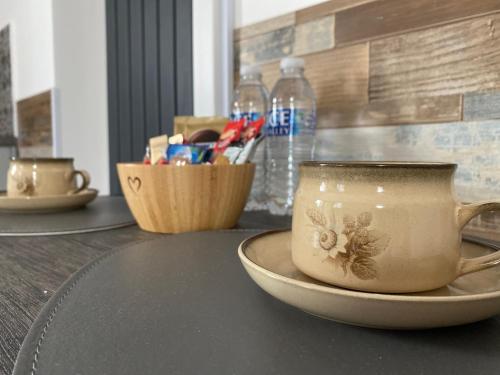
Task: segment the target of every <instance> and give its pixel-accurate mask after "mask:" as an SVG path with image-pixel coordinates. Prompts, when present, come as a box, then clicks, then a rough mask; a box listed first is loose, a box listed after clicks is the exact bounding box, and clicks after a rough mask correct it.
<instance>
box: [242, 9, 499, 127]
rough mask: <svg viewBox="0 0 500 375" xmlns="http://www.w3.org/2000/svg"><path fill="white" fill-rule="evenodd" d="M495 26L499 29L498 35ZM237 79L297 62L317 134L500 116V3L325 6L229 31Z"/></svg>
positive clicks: (268, 79) (271, 76)
mask: <svg viewBox="0 0 500 375" xmlns="http://www.w3.org/2000/svg"><path fill="white" fill-rule="evenodd" d="M497 29H498V30H497ZM234 41H235V42H234V43H235V77H236V81H237V76H238V74H237V72H238V69H239V66H240V64H242V63H252V64H253V63H258V64H261V66H262V69H263V79H264V82H265V83H266V85H267V87H268V88H269V89H271V88H272V86H273V85H274V83H275V82H276V80H277V79H278V77H279V60H280V59H281V58H282V57H285V56H301V57H303V58H304V59H305V62H306V76H307V78H308V79H309V81H310V82H311V85H312V86H313V89H314V91H315V93H316V96H317V100H318V126H319V127H323V128H339V127H355V126H356V127H357V126H378V125H394V124H425V123H442V122H454V121H463V120H466V121H469V120H478V119H483V120H484V119H495V118H500V100H499V99H500V1H499V0H480V1H478V0H440V1H435V0H330V1H326V2H323V3H320V4H318V5H315V6H312V7H310V8H306V9H302V10H299V11H297V12H293V13H289V14H285V15H282V16H279V17H276V18H273V19H270V20H266V21H263V22H260V23H258V24H254V25H249V26H246V27H243V28H240V29H237V30H235V32H234Z"/></svg>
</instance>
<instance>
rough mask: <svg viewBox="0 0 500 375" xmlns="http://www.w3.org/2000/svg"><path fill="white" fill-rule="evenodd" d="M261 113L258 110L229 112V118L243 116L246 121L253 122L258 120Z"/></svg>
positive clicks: (233, 119) (235, 118)
mask: <svg viewBox="0 0 500 375" xmlns="http://www.w3.org/2000/svg"><path fill="white" fill-rule="evenodd" d="M261 116H262V114H261V113H260V112H233V113H231V120H232V121H236V120H239V119H241V118H244V119H245V120H247V123H248V122H253V121H256V120H258V119H259V118H260V117H261Z"/></svg>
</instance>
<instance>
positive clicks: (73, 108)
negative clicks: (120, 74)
mask: <svg viewBox="0 0 500 375" xmlns="http://www.w3.org/2000/svg"><path fill="white" fill-rule="evenodd" d="M53 22H54V61H55V83H56V87H57V91H56V96H57V104H58V105H57V106H56V107H57V108H58V111H59V113H58V114H57V118H58V131H57V134H58V137H59V139H58V149H57V150H56V152H57V155H58V156H68V157H73V158H75V165H76V167H77V168H81V169H86V170H87V171H88V172H89V173H90V174H91V176H92V182H91V186H92V187H95V188H97V189H99V192H100V194H109V153H108V102H107V74H106V20H105V0H85V1H82V0H53Z"/></svg>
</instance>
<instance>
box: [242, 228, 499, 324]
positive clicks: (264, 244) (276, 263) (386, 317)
mask: <svg viewBox="0 0 500 375" xmlns="http://www.w3.org/2000/svg"><path fill="white" fill-rule="evenodd" d="M290 239H291V232H290V231H272V232H266V233H263V234H259V235H257V236H254V237H251V238H249V239H247V240H245V241H243V243H242V244H241V245H240V247H239V251H238V253H239V256H240V259H241V262H242V264H243V266H244V267H245V270H246V271H247V272H248V274H249V275H250V277H251V278H252V279H253V280H254V281H255V282H256V283H257V284H258V285H259V286H260V287H261V288H262V289H264V290H265V291H266V292H268V293H269V294H271V295H272V296H274V297H276V298H278V299H279V300H281V301H283V302H285V303H287V304H289V305H292V306H295V307H297V308H299V309H301V310H304V311H305V312H307V313H310V314H313V315H316V316H319V317H322V318H325V319H330V320H334V321H338V322H343V323H347V324H352V325H357V326H365V327H373V328H385V329H425V328H435V327H446V326H455V325H460V324H467V323H472V322H476V321H479V320H483V319H487V318H490V317H492V316H495V315H497V314H500V266H497V267H493V268H489V269H486V270H483V271H479V272H476V273H472V274H468V275H465V276H462V277H460V278H458V279H456V280H455V281H454V282H452V283H451V284H449V285H447V286H446V287H443V288H440V289H436V290H432V291H428V292H420V293H409V294H382V293H369V292H360V291H355V290H349V289H343V288H339V287H335V286H332V285H329V284H325V283H323V282H321V281H317V280H314V279H312V278H310V277H309V276H306V275H305V274H303V273H302V272H300V271H299V270H298V269H297V267H296V266H295V265H294V264H293V262H292V257H291V249H290ZM493 250H496V249H493V248H490V247H487V246H483V245H478V244H474V243H471V242H463V244H462V254H463V256H464V257H467V258H469V257H477V256H481V255H485V254H488V253H490V252H492V251H493Z"/></svg>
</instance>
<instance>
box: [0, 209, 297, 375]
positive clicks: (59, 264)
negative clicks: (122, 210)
mask: <svg viewBox="0 0 500 375" xmlns="http://www.w3.org/2000/svg"><path fill="white" fill-rule="evenodd" d="M290 222H291V220H290V218H289V217H273V216H270V215H266V214H262V213H256V212H248V213H245V214H243V216H242V217H241V219H240V222H239V224H238V227H240V228H247V229H271V228H283V227H288V226H290ZM158 236H161V235H159V234H154V233H147V232H143V231H141V230H140V229H139V228H138V227H137V226H130V227H126V228H121V229H115V230H109V231H103V232H95V233H87V234H73V235H61V236H30V237H4V238H1V239H0V375H4V374H5V375H9V374H11V372H12V369H13V367H14V362H15V360H16V356H17V353H18V352H19V349H20V347H21V344H22V342H23V340H24V338H25V336H26V334H27V332H28V330H29V328H30V326H31V324H32V323H33V321H34V319H35V318H36V316H37V315H38V313H39V312H40V310H41V309H42V308H43V306H44V305H45V303H46V302H47V301H48V300H49V298H50V297H51V296H52V295H53V294H54V292H55V291H56V290H57V289H58V288H59V287H60V286H61V285H62V284H63V283H64V281H66V280H67V279H68V278H69V277H70V276H71V275H72V274H73V273H75V272H76V271H78V269H80V268H81V267H83V266H84V265H85V264H87V263H88V262H90V261H92V260H93V259H95V258H97V257H98V256H100V255H102V254H104V253H106V252H108V251H110V250H112V249H114V248H117V247H121V246H125V245H131V244H136V243H141V242H144V241H149V240H153V239H157V238H158Z"/></svg>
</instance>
